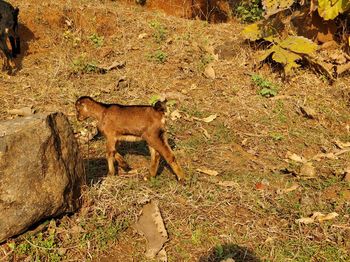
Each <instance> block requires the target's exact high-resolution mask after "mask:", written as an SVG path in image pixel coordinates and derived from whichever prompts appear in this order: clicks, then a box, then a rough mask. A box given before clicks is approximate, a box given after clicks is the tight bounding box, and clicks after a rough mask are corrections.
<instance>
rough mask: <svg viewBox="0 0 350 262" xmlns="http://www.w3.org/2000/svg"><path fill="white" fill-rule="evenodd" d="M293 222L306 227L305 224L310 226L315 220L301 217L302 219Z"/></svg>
mask: <svg viewBox="0 0 350 262" xmlns="http://www.w3.org/2000/svg"><path fill="white" fill-rule="evenodd" d="M295 222H296V223H298V224H305V225H307V224H311V223H313V222H315V219H314V218H312V217H302V218H299V219H296V220H295Z"/></svg>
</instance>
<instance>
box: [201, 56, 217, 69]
mask: <svg viewBox="0 0 350 262" xmlns="http://www.w3.org/2000/svg"><path fill="white" fill-rule="evenodd" d="M213 60H214V58H213V56H212V55H211V54H208V53H205V54H203V55H201V58H200V60H199V64H198V69H199V71H204V69H205V67H206V66H207V65H208V64H210V63H211V62H213Z"/></svg>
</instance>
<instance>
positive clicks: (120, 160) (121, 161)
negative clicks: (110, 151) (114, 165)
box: [114, 142, 131, 170]
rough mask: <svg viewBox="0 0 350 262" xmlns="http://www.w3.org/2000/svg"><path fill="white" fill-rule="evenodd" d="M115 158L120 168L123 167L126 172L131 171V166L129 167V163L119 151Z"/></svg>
mask: <svg viewBox="0 0 350 262" xmlns="http://www.w3.org/2000/svg"><path fill="white" fill-rule="evenodd" d="M117 146H118V142H117V144H116V147H117ZM114 158H115V160H117V162H118V168H119V167H121V168H123V169H124V170H130V169H131V168H130V166H129V165H128V163H127V162H126V161H125V159H124V158H123V156H122V155H121V154H119V153H118V152H117V151H115V154H114Z"/></svg>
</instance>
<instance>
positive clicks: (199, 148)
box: [0, 0, 350, 262]
mask: <svg viewBox="0 0 350 262" xmlns="http://www.w3.org/2000/svg"><path fill="white" fill-rule="evenodd" d="M10 2H11V3H13V4H14V5H17V6H19V8H20V15H19V17H20V35H21V39H22V56H21V57H19V58H18V59H17V60H16V63H17V65H18V66H19V71H18V72H17V73H16V74H15V75H8V74H6V72H2V73H1V74H0V105H1V106H0V120H4V119H10V118H13V117H15V116H13V115H10V114H9V113H8V110H11V109H14V108H21V107H24V106H33V108H34V109H35V110H36V111H37V112H48V111H61V112H64V113H65V114H66V115H67V116H68V117H69V119H70V121H71V123H72V125H73V127H74V130H76V132H77V133H79V131H80V130H82V129H83V128H84V126H86V124H84V123H79V122H78V121H77V120H76V118H75V111H74V102H75V100H76V99H77V98H78V97H79V96H83V95H84V96H86V95H88V96H92V97H94V98H95V99H96V100H99V101H103V102H105V103H121V104H149V103H150V102H151V101H152V100H154V99H155V97H157V96H161V95H165V96H167V97H168V100H169V101H170V102H168V111H169V116H168V121H167V125H168V133H169V140H170V142H171V145H172V146H173V149H174V152H175V154H176V156H177V158H178V160H179V162H180V163H181V165H182V167H183V168H184V170H185V172H186V175H187V176H188V182H187V183H186V185H180V184H179V183H178V182H177V181H176V178H175V176H174V175H173V174H172V172H171V171H170V170H169V168H168V167H167V166H166V165H165V164H163V165H162V168H161V171H160V174H159V175H158V176H157V177H156V178H155V179H152V180H151V181H144V179H143V177H144V176H145V175H147V172H148V171H147V167H148V164H149V158H150V157H149V153H148V151H147V149H146V146H145V144H143V143H136V144H124V145H123V146H122V147H121V148H120V151H121V153H122V154H124V155H125V158H126V159H127V161H128V162H129V163H130V165H131V166H132V167H133V171H132V172H131V173H129V174H124V175H122V176H116V177H112V178H111V177H108V178H106V177H105V175H106V173H107V170H106V168H107V167H106V162H105V160H104V155H105V152H104V150H105V144H104V143H105V142H104V140H103V138H102V137H97V138H94V139H93V140H91V141H90V142H84V143H83V142H82V143H81V144H80V146H81V150H82V154H83V155H84V158H85V163H86V169H87V174H88V177H89V186H90V187H89V190H88V191H87V192H86V193H85V195H84V206H83V208H82V209H81V210H80V211H79V212H78V213H76V214H74V215H71V216H65V217H63V218H59V219H53V220H51V221H47V222H45V223H44V224H43V227H41V229H40V230H34V231H31V232H28V233H26V234H24V235H22V236H19V237H18V238H15V239H11V240H9V241H8V242H7V243H4V244H2V245H1V246H0V261H153V260H149V259H146V257H145V256H144V251H145V240H144V238H143V237H142V236H140V235H139V234H137V232H136V231H135V230H134V229H133V228H132V226H131V225H132V223H133V221H135V218H136V217H137V215H138V212H139V210H140V206H141V204H142V203H143V202H144V201H145V199H146V200H149V199H156V200H158V202H159V208H160V210H161V212H162V216H163V219H164V222H165V225H166V228H167V230H168V233H169V241H168V242H167V243H166V244H165V249H166V252H167V255H168V261H203V262H204V261H221V260H223V259H226V258H233V259H234V260H235V261H350V255H349V254H350V226H349V225H350V186H349V181H346V180H345V179H344V176H345V175H346V174H347V170H348V172H350V162H349V151H348V148H349V146H348V145H347V144H346V143H348V142H350V118H349V116H350V111H349V105H350V104H349V98H350V85H349V83H350V82H349V81H350V77H349V76H345V77H343V78H341V79H339V80H337V82H335V83H334V84H333V85H329V84H328V83H327V81H326V80H325V78H324V77H323V76H322V75H317V74H314V73H313V72H311V71H310V70H308V69H301V70H300V72H297V74H296V75H295V76H294V77H292V78H290V79H289V81H287V82H282V80H281V79H280V77H279V74H278V73H276V72H272V71H271V69H270V68H268V67H263V68H261V69H259V70H257V69H255V67H254V64H255V63H256V60H257V55H256V52H255V51H254V50H253V49H251V47H250V46H249V45H248V44H246V43H244V41H243V38H242V37H241V35H240V31H241V30H242V28H243V26H244V25H241V24H240V23H238V22H237V21H235V19H232V20H230V21H229V22H228V23H222V24H208V23H207V22H205V21H200V20H186V19H183V18H179V17H173V16H169V15H165V14H163V13H161V12H158V11H155V10H151V11H150V10H147V9H145V8H143V7H141V6H137V5H127V4H125V3H121V2H119V1H106V0H100V1H97V0H77V1H63V0H57V1H48V0H42V1H37V0H28V1H10ZM216 55H217V56H216ZM216 58H217V59H216ZM114 62H119V63H125V65H124V66H121V67H119V68H117V69H114V70H110V71H108V72H101V71H100V70H99V69H98V66H108V65H111V64H113V63H114ZM209 64H210V65H212V68H213V70H214V72H215V78H211V77H208V76H206V74H205V72H206V69H207V68H208V65H209ZM257 75H260V76H261V77H262V79H263V80H265V81H269V82H271V83H273V85H274V86H276V87H277V92H278V94H277V96H275V97H272V98H266V97H264V96H262V95H261V94H260V93H259V90H260V87H259V86H257V85H256V84H255V83H254V81H252V78H254V76H257ZM301 107H303V108H307V109H312V114H311V115H312V116H311V117H310V116H309V117H308V116H307V114H305V113H303V112H302V110H301ZM174 112H175V113H174ZM212 115H216V116H217V117H216V118H215V119H213V120H212V121H209V120H210V119H209V120H208V121H203V119H204V120H206V119H205V118H207V117H209V116H212ZM213 118H214V117H213ZM293 153H294V154H295V155H293ZM301 157H302V158H301ZM305 159H306V160H308V161H307V162H308V163H311V171H310V164H307V165H306V166H308V167H309V168H308V167H305V163H303V162H306V160H305ZM198 169H201V170H203V169H204V170H212V171H217V172H218V175H217V176H209V175H207V174H204V173H203V172H200V171H198ZM306 169H308V170H306ZM305 170H306V171H305ZM314 212H321V213H323V214H329V213H332V212H336V213H337V214H338V216H337V217H336V218H334V219H331V220H327V221H318V220H317V219H316V220H315V222H314V223H311V224H303V223H298V222H296V220H297V219H300V218H303V217H309V216H311V215H312V214H313V213H314Z"/></svg>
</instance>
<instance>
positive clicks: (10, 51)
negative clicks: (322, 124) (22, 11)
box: [0, 6, 20, 68]
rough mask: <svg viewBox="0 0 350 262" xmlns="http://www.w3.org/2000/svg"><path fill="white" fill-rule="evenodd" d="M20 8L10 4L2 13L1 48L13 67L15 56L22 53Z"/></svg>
mask: <svg viewBox="0 0 350 262" xmlns="http://www.w3.org/2000/svg"><path fill="white" fill-rule="evenodd" d="M18 13H19V9H18V8H13V7H12V6H10V10H9V9H5V10H3V11H2V12H1V13H0V49H1V50H2V51H3V52H4V54H5V56H6V59H7V61H8V64H9V66H10V67H11V68H14V67H15V66H16V64H15V62H14V60H13V59H14V58H16V56H17V55H18V54H20V40H19V36H18Z"/></svg>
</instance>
